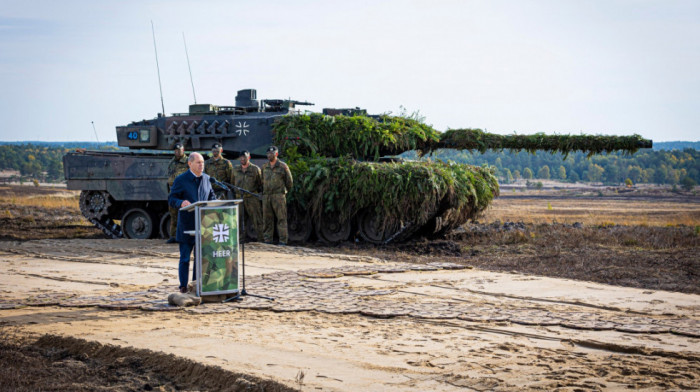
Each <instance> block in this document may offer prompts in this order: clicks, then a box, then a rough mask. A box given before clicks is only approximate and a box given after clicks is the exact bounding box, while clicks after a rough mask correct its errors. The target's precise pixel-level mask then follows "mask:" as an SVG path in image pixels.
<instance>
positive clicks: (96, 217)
mask: <svg viewBox="0 0 700 392" xmlns="http://www.w3.org/2000/svg"><path fill="white" fill-rule="evenodd" d="M79 205H80V212H81V213H82V214H83V216H84V217H85V218H86V219H87V220H88V221H90V223H92V224H93V225H95V227H97V228H98V229H100V230H102V232H103V233H104V234H105V235H106V236H107V237H109V238H113V239H117V238H123V237H124V233H123V232H122V229H121V227H120V226H119V225H118V224H117V223H116V222H114V220H112V218H110V217H109V212H108V211H109V207H110V206H111V205H112V202H111V200H110V196H109V194H108V193H107V192H102V191H82V192H80V203H79Z"/></svg>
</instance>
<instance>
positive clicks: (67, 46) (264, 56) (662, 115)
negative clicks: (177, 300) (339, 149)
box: [0, 0, 700, 141]
mask: <svg viewBox="0 0 700 392" xmlns="http://www.w3.org/2000/svg"><path fill="white" fill-rule="evenodd" d="M151 21H153V23H154V25H155V35H156V43H157V47H158V60H159V63H160V74H161V80H162V84H163V99H164V102H165V111H166V112H167V113H173V112H186V111H187V110H188V105H190V104H192V103H193V102H194V98H193V94H192V86H191V84H190V77H189V72H188V67H187V59H186V56H185V48H184V44H183V33H184V34H185V37H186V40H187V48H188V51H189V58H190V63H191V67H192V75H193V79H194V86H195V92H196V97H197V102H198V103H212V104H216V105H233V104H234V97H235V95H236V91H237V90H240V89H245V88H255V89H257V91H258V98H260V99H266V98H292V99H297V100H308V101H311V102H314V103H315V104H316V106H312V107H310V108H311V110H314V111H321V109H322V108H325V107H355V106H359V107H362V108H366V109H368V111H369V112H370V113H386V112H393V113H398V112H399V111H400V107H404V108H405V109H406V110H407V111H408V112H414V111H419V112H420V114H421V115H423V116H424V117H425V121H426V122H427V123H428V124H431V125H433V126H434V127H435V128H437V129H438V130H446V129H448V128H467V127H470V128H482V129H486V130H488V131H489V132H495V133H502V134H509V133H513V132H517V133H534V132H545V133H573V134H578V133H591V134H619V135H629V134H633V133H638V134H640V135H642V136H644V137H646V138H651V139H653V140H654V141H671V140H689V141H698V140H700V1H697V0H689V1H674V0H659V1H641V0H640V1H631V0H630V1H615V0H602V1H590V0H587V1H584V0H579V1H565V0H552V1H544V0H542V1H541V0H531V1H525V0H518V1H516V0H510V1H487V0H484V1H468V0H464V1H440V0H432V1H427V0H425V1H406V0H395V1H394V0H387V1H382V0H371V1H362V0H359V1H358V0H353V1H304V0H296V1H289V0H286V1H274V0H268V1H264V2H263V1H231V0H229V1H165V0H163V1H148V0H141V1H128V0H127V1H109V0H105V1H97V0H90V1H77V0H63V1H54V0H51V1H32V0H22V1H11V0H0V86H1V87H2V94H0V115H1V118H2V119H3V125H2V127H0V140H2V141H17V140H41V141H78V140H79V141H94V140H95V134H94V132H93V129H92V125H91V121H94V124H95V127H96V129H97V134H98V137H99V140H100V141H107V140H116V135H115V131H114V129H115V126H117V125H126V124H128V123H129V122H131V121H134V120H140V119H144V118H153V117H155V116H156V115H157V113H158V112H160V111H161V102H160V93H159V88H158V76H157V71H156V60H155V54H154V48H153V38H152V34H151Z"/></svg>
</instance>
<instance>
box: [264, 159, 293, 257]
mask: <svg viewBox="0 0 700 392" xmlns="http://www.w3.org/2000/svg"><path fill="white" fill-rule="evenodd" d="M277 154H278V151H277V147H275V146H270V148H268V149H267V159H268V160H269V161H270V162H267V163H266V164H264V165H263V167H262V176H263V226H264V230H265V232H264V236H263V237H264V239H265V242H266V243H272V237H273V235H274V232H275V218H276V219H277V234H279V237H280V242H279V244H280V245H287V240H288V239H289V237H288V235H287V192H289V191H290V190H291V189H292V172H290V171H289V167H287V164H286V163H284V162H282V161H280V160H279V159H277Z"/></svg>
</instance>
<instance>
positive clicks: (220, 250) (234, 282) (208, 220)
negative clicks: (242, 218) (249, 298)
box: [195, 201, 241, 296]
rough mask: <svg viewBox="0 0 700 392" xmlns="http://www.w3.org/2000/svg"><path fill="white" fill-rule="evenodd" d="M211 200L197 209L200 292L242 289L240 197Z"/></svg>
mask: <svg viewBox="0 0 700 392" xmlns="http://www.w3.org/2000/svg"><path fill="white" fill-rule="evenodd" d="M221 202H222V201H211V202H208V203H206V204H205V205H203V206H198V207H197V208H196V209H195V214H196V225H197V234H198V235H197V242H196V247H197V251H198V257H197V258H196V259H197V260H196V263H197V292H198V295H200V296H202V295H218V294H230V293H238V292H239V282H240V280H241V279H240V277H241V275H240V268H239V262H240V260H241V257H240V248H239V230H238V229H239V227H238V217H239V206H238V202H239V201H229V202H228V203H227V204H224V203H221Z"/></svg>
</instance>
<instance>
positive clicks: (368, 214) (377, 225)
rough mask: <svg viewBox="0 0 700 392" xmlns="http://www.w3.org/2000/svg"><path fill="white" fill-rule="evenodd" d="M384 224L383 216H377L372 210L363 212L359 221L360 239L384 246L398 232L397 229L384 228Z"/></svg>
mask: <svg viewBox="0 0 700 392" xmlns="http://www.w3.org/2000/svg"><path fill="white" fill-rule="evenodd" d="M383 223H384V216H383V215H379V214H376V213H374V211H373V210H371V209H367V210H364V211H362V212H361V213H360V215H359V218H358V220H357V226H358V230H359V232H360V237H362V238H363V239H364V240H365V241H367V242H371V243H373V244H383V243H384V241H386V239H387V238H389V237H391V234H393V233H394V232H396V231H397V230H396V228H391V227H388V226H387V227H382V224H383Z"/></svg>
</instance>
